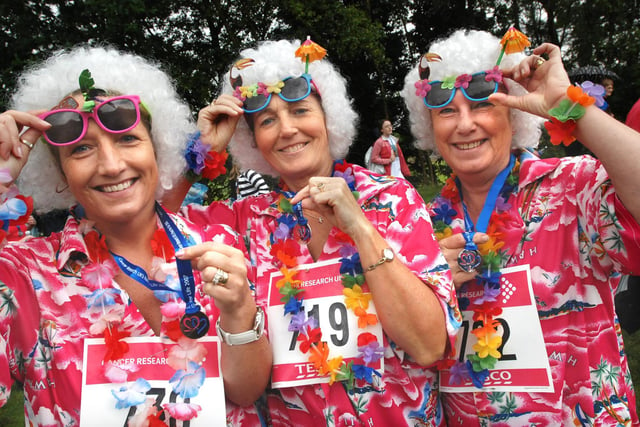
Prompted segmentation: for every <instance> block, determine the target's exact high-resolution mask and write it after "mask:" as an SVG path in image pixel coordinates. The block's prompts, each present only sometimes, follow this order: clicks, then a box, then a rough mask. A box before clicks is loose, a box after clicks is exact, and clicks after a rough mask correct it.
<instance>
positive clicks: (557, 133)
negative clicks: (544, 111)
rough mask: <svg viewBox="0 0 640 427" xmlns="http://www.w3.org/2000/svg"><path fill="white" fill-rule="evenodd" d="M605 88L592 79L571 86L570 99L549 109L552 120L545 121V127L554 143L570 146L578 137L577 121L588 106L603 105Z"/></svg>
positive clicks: (568, 91)
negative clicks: (575, 132)
mask: <svg viewBox="0 0 640 427" xmlns="http://www.w3.org/2000/svg"><path fill="white" fill-rule="evenodd" d="M601 89H602V90H601ZM603 94H604V88H603V87H602V86H600V85H594V84H593V83H592V82H590V81H585V82H583V83H582V84H580V85H575V86H569V87H568V88H567V96H568V97H569V99H563V100H562V101H560V105H558V106H557V107H556V108H552V109H551V110H549V115H550V116H551V120H550V121H548V122H545V123H544V127H545V128H547V132H549V137H550V138H551V143H552V144H553V145H560V144H564V145H566V146H569V145H570V144H571V143H572V142H573V141H575V140H576V137H575V136H573V132H574V131H575V129H576V121H577V120H578V119H580V118H582V116H584V115H585V113H586V107H588V106H590V105H593V104H594V103H595V104H597V105H602V104H603V103H604V99H603V98H602V95H603Z"/></svg>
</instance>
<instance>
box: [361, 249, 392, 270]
mask: <svg viewBox="0 0 640 427" xmlns="http://www.w3.org/2000/svg"><path fill="white" fill-rule="evenodd" d="M387 252H390V253H391V256H387ZM393 258H394V254H393V250H392V249H391V248H385V249H383V250H382V258H380V259H379V260H378V261H376V263H375V264H371V265H370V266H369V267H367V271H372V270H375V269H376V268H377V267H379V266H381V265H382V264H384V263H385V262H389V261H393Z"/></svg>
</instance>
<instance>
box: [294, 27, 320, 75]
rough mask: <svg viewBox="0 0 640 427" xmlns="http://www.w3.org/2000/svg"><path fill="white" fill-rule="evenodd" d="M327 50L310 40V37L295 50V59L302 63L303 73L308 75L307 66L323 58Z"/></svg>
mask: <svg viewBox="0 0 640 427" xmlns="http://www.w3.org/2000/svg"><path fill="white" fill-rule="evenodd" d="M326 54H327V50H326V49H325V48H323V47H322V46H320V45H319V44H318V43H315V42H314V41H312V40H311V36H307V39H306V40H305V41H304V42H302V44H301V45H300V47H299V48H298V49H296V57H297V58H300V59H301V60H303V61H304V72H305V73H306V74H309V64H310V63H311V62H313V61H318V60H320V59H322V58H324V57H325V55H326Z"/></svg>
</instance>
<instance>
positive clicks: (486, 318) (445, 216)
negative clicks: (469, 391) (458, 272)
mask: <svg viewBox="0 0 640 427" xmlns="http://www.w3.org/2000/svg"><path fill="white" fill-rule="evenodd" d="M519 172H520V162H519V161H518V160H517V159H516V163H515V165H514V167H513V169H512V170H511V172H510V174H509V176H508V177H507V180H506V181H505V183H504V185H503V187H502V189H501V190H500V194H499V196H498V200H497V202H496V207H495V210H494V211H493V212H492V214H491V218H490V220H489V226H488V229H487V235H488V236H489V241H487V242H486V243H483V244H479V245H478V251H479V252H480V255H481V257H482V263H481V264H480V266H479V267H478V269H477V271H478V274H477V275H476V278H475V282H467V283H465V284H464V285H462V288H461V289H460V291H458V292H459V295H463V294H464V290H465V289H466V288H468V287H469V286H470V285H472V284H473V283H475V284H476V285H477V286H480V287H482V288H483V294H482V296H481V297H479V298H476V299H474V300H473V301H472V300H470V299H469V298H465V297H458V304H459V306H460V309H461V310H467V309H471V310H473V322H474V324H476V322H477V324H478V325H479V326H477V327H475V328H474V329H473V330H472V331H471V333H473V334H474V335H475V336H476V337H477V338H478V342H477V344H475V345H474V346H473V351H475V354H473V355H470V356H469V358H468V360H466V361H464V362H456V363H455V364H454V365H453V366H452V367H451V374H452V375H451V382H452V383H459V382H462V381H466V380H469V379H471V381H472V382H473V384H474V385H475V386H476V387H478V388H482V387H483V384H484V382H485V380H486V379H487V377H488V376H489V370H490V369H493V368H494V367H495V365H496V362H497V361H498V360H499V359H500V357H501V356H502V355H501V354H500V351H499V350H498V349H499V348H500V346H501V345H502V337H501V336H500V335H498V334H497V327H498V322H497V320H496V318H497V316H499V315H500V314H501V313H502V308H500V307H498V306H496V302H497V301H498V296H499V295H500V291H501V288H500V277H501V275H502V273H501V272H500V268H501V267H502V265H503V264H504V263H505V262H506V260H507V259H508V254H506V253H505V252H504V251H502V250H501V249H502V247H503V246H504V241H503V234H502V232H501V231H500V230H501V229H502V227H503V225H504V223H505V222H506V221H507V219H508V211H509V209H510V208H511V206H510V205H509V203H508V200H509V197H510V196H511V194H514V193H517V192H518V176H519ZM458 203H462V201H461V198H460V193H459V190H458V186H457V185H456V177H455V175H453V174H452V175H451V176H450V177H449V179H447V182H446V183H445V185H444V187H443V189H442V191H441V192H440V195H439V196H437V197H436V198H435V199H434V200H433V202H432V209H431V210H432V214H431V219H432V222H433V227H434V231H435V235H436V238H437V239H438V240H441V239H443V238H445V237H449V236H451V235H452V234H453V229H452V227H451V223H452V220H453V218H454V217H455V216H456V215H457V211H456V210H455V209H454V206H455V205H456V204H458Z"/></svg>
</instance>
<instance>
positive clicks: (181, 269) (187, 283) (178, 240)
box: [111, 203, 200, 314]
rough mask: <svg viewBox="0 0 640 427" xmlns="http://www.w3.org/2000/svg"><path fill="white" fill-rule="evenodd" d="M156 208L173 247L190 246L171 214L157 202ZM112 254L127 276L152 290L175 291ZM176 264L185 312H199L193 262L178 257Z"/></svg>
mask: <svg viewBox="0 0 640 427" xmlns="http://www.w3.org/2000/svg"><path fill="white" fill-rule="evenodd" d="M155 209H156V213H157V214H158V217H159V218H160V223H161V224H162V227H163V228H164V230H165V232H166V233H167V237H168V238H169V241H170V242H171V245H172V246H173V248H174V249H175V250H176V251H178V250H180V249H184V248H186V247H187V246H190V244H189V242H188V241H187V239H186V238H185V236H183V235H182V233H181V232H180V230H179V229H178V226H177V225H176V224H175V223H174V222H173V220H172V219H171V217H170V216H169V214H167V212H166V211H165V210H164V209H163V208H162V207H161V206H160V204H158V203H156V205H155ZM111 255H113V258H114V260H115V261H116V263H117V264H118V266H119V267H120V269H121V270H122V271H123V272H124V273H125V274H126V275H127V276H129V277H131V278H132V279H134V280H135V281H137V282H138V283H140V284H142V285H144V286H145V287H147V288H148V289H151V290H152V291H157V290H163V291H171V292H175V291H174V290H173V289H171V288H169V287H168V286H167V285H165V284H164V283H161V282H158V281H155V280H150V279H149V277H148V276H147V273H146V272H145V271H144V269H143V268H141V267H139V266H137V265H135V264H133V263H131V262H129V261H128V260H127V259H126V258H124V257H121V256H120V255H117V254H115V253H113V252H111ZM176 264H177V266H178V275H179V276H180V288H181V290H182V292H181V293H182V295H181V297H182V299H183V300H184V302H185V303H186V309H185V313H186V314H193V313H196V312H199V311H200V307H199V306H198V304H197V303H196V301H195V289H196V284H195V279H194V277H193V270H192V269H191V262H190V261H187V260H181V259H176Z"/></svg>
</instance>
